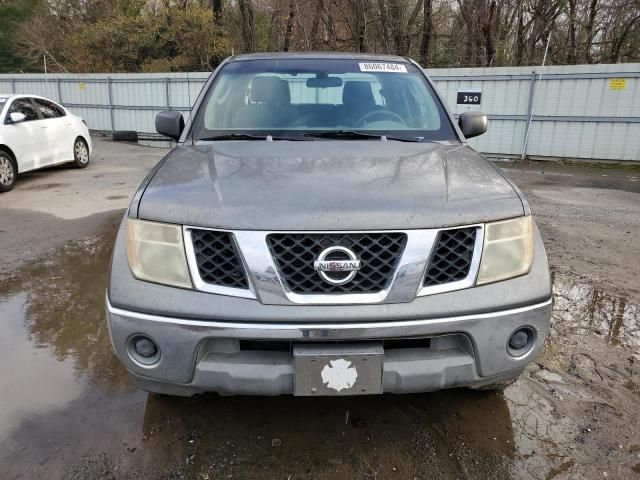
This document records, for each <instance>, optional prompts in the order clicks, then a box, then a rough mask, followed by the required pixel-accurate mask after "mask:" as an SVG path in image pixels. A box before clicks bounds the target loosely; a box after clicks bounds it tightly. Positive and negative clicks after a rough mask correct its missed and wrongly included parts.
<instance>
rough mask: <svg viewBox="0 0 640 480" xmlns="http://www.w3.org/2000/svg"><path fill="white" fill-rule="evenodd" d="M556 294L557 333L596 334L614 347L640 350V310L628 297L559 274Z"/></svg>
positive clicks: (555, 318)
mask: <svg viewBox="0 0 640 480" xmlns="http://www.w3.org/2000/svg"><path fill="white" fill-rule="evenodd" d="M553 297H554V307H553V316H554V321H553V324H552V334H553V335H555V336H558V335H560V336H565V337H566V336H570V335H577V336H595V337H598V338H601V339H602V340H603V341H606V342H607V343H608V344H609V345H612V346H622V347H628V348H631V349H635V350H638V349H640V309H639V307H638V305H637V304H635V303H633V302H631V301H629V300H628V299H627V298H626V297H625V296H618V295H615V294H611V293H607V292H603V291H602V290H600V289H598V288H596V287H594V286H593V285H591V284H590V283H588V282H587V281H586V280H585V279H573V278H567V277H566V276H565V275H555V278H554V285H553Z"/></svg>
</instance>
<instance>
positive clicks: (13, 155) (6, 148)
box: [0, 143, 20, 173]
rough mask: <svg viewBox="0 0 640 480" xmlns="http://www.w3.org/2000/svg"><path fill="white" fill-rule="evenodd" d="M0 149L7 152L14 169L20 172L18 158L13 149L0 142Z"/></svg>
mask: <svg viewBox="0 0 640 480" xmlns="http://www.w3.org/2000/svg"><path fill="white" fill-rule="evenodd" d="M0 150H2V151H3V152H6V153H8V154H9V156H10V157H11V160H12V161H13V164H14V166H15V167H16V171H17V172H18V173H20V168H19V167H18V159H17V158H16V154H15V153H13V150H11V149H10V148H9V146H8V145H5V144H3V143H0Z"/></svg>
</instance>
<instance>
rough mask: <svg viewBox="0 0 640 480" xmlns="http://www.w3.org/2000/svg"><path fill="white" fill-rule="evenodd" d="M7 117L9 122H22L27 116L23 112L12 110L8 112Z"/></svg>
mask: <svg viewBox="0 0 640 480" xmlns="http://www.w3.org/2000/svg"><path fill="white" fill-rule="evenodd" d="M9 119H10V120H11V123H20V122H24V121H25V120H26V119H27V116H26V115H25V114H24V113H20V112H12V113H10V114H9Z"/></svg>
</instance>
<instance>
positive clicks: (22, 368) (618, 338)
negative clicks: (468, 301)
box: [0, 142, 640, 480]
mask: <svg viewBox="0 0 640 480" xmlns="http://www.w3.org/2000/svg"><path fill="white" fill-rule="evenodd" d="M98 147H100V143H99V142H98ZM123 148H125V147H123ZM140 170H141V174H143V173H144V172H143V170H144V169H143V168H141V169H140ZM57 173H58V172H56V174H54V176H56V177H58V176H61V175H57ZM576 175H580V173H577V174H576ZM513 178H514V179H516V181H517V182H518V184H519V185H521V186H522V188H523V189H524V190H525V191H526V193H527V196H528V197H529V200H530V201H531V203H532V207H533V208H534V211H536V212H537V213H539V214H540V219H539V223H540V226H541V229H542V231H543V234H545V240H546V242H547V246H548V249H549V252H550V262H551V265H552V268H553V273H554V302H555V303H554V313H553V320H552V325H551V332H550V336H549V340H548V343H547V345H546V348H545V351H544V353H543V354H542V355H541V356H540V358H538V360H537V361H536V362H535V363H533V364H532V365H531V366H530V367H529V368H528V369H527V372H526V373H525V374H524V375H523V377H521V378H520V379H519V380H518V381H517V382H516V383H515V384H514V385H512V386H510V387H508V388H507V389H505V390H504V392H500V393H496V392H476V391H468V390H450V391H444V392H437V393H430V394H423V395H406V396H393V395H384V396H378V397H355V398H293V397H277V398H259V397H219V396H217V395H213V394H208V395H200V396H196V397H194V398H192V399H185V398H171V397H165V396H157V395H147V394H146V393H144V392H141V391H137V390H136V389H135V388H134V387H133V385H132V384H131V382H130V381H129V379H128V378H127V375H126V372H125V371H124V369H123V368H122V367H121V365H120V364H119V362H118V361H117V359H116V357H115V356H114V354H113V353H112V350H111V346H110V343H109V338H108V332H107V329H106V323H105V320H104V313H103V308H104V292H105V288H106V271H107V267H108V263H109V259H110V254H111V248H112V244H113V239H114V234H115V230H116V226H117V224H118V223H119V221H120V219H121V216H122V215H123V213H124V210H123V209H121V208H116V209H112V210H106V211H105V210H104V209H102V210H103V211H101V212H100V213H99V214H96V213H95V212H89V213H91V214H92V216H91V217H90V220H86V221H85V222H80V223H78V222H79V219H78V218H75V217H74V218H56V219H55V228H56V229H57V230H61V231H67V232H68V234H69V236H70V237H71V238H69V239H67V240H66V241H61V240H60V242H58V243H59V244H58V245H57V246H55V247H54V248H52V249H44V248H41V247H40V244H37V245H36V247H37V248H35V247H34V249H33V252H31V253H30V257H31V258H29V259H27V260H25V261H24V262H21V263H20V268H13V269H12V270H11V271H10V272H9V273H7V274H5V275H1V276H0V325H1V328H2V333H1V334H0V479H2V480H4V479H5V478H6V479H34V478H47V479H57V478H71V479H128V478H143V479H146V478H149V479H156V478H160V479H164V478H166V479H173V478H189V479H191V478H193V479H217V478H267V479H271V478H273V479H288V480H293V479H303V478H304V479H306V478H308V479H325V478H326V479H329V478H331V479H333V478H338V479H353V478H362V479H387V478H398V479H414V478H417V479H429V478H434V479H436V478H438V479H440V478H451V479H462V478H469V479H475V478H492V479H493V478H496V479H500V478H504V479H508V478H523V479H525V478H527V479H528V478H532V479H544V480H551V479H570V478H587V479H599V478H613V479H626V478H638V477H640V407H639V404H640V348H639V347H640V318H639V317H640V309H639V305H640V294H639V293H637V285H634V284H632V282H631V281H629V280H628V278H633V277H635V278H636V279H637V278H638V276H637V274H638V270H639V269H640V265H638V261H637V260H635V259H633V258H632V255H633V254H634V253H635V250H634V249H635V248H636V246H635V245H634V244H627V243H624V241H621V243H618V244H612V245H611V249H617V251H618V252H619V259H618V261H617V263H618V264H617V265H615V267H616V268H613V267H611V268H608V269H604V268H601V267H602V262H604V261H605V260H606V261H611V262H615V259H614V258H610V257H608V256H607V257H602V258H601V257H599V256H598V255H601V254H600V253H598V250H599V249H598V248H597V247H594V248H593V250H594V251H586V250H585V251H582V252H576V251H575V248H574V249H573V251H572V249H570V248H568V247H567V246H566V245H556V242H560V241H561V240H564V239H566V238H567V235H573V234H574V233H575V232H576V231H578V230H579V229H581V228H582V229H585V232H584V235H583V236H584V237H586V238H587V239H588V238H589V235H593V234H594V233H593V232H587V231H586V229H587V226H592V225H594V224H598V223H603V222H604V224H605V225H611V224H616V225H624V229H620V228H618V229H617V230H618V231H617V232H616V233H615V234H612V235H617V234H620V235H623V237H621V238H622V239H623V240H624V238H626V235H629V236H631V237H633V238H635V239H636V240H637V238H638V234H639V233H640V227H639V226H638V220H634V219H633V218H627V217H626V215H627V213H626V205H625V204H624V202H621V205H620V206H619V207H620V208H618V210H616V211H617V212H618V213H617V214H611V215H609V216H608V217H606V220H603V219H602V218H601V217H600V216H601V215H604V214H603V213H601V212H599V211H597V210H593V211H589V212H588V214H587V213H584V215H587V216H588V218H585V219H581V218H580V216H579V215H577V216H576V215H573V217H574V218H573V223H572V224H571V225H570V229H569V230H566V229H564V224H563V222H562V221H561V220H562V219H563V218H564V210H566V209H568V210H570V209H572V208H579V205H578V206H576V203H575V201H576V200H575V198H574V200H573V201H574V203H573V204H572V205H567V206H566V208H563V209H560V208H559V209H558V210H556V206H558V205H563V202H562V201H558V199H557V198H556V195H557V190H554V189H555V188H556V187H554V180H553V178H552V179H549V181H548V182H545V181H544V180H543V178H542V177H541V178H538V176H537V174H529V173H526V172H524V171H523V172H516V173H515V174H514V175H513ZM621 178H626V177H624V176H621ZM39 181H40V182H42V183H49V184H53V185H56V184H59V183H64V181H65V179H64V178H55V179H54V178H46V177H45V176H43V177H42V178H40V179H39ZM607 181H609V180H607ZM620 181H621V182H622V180H620ZM624 185H625V188H626V184H624ZM613 186H615V185H610V188H609V189H608V190H610V191H612V192H613V193H612V195H615V194H617V193H616V192H618V191H622V190H624V189H616V188H612V187H613ZM561 187H562V188H565V189H566V188H570V187H569V186H568V185H567V184H566V182H565V184H564V185H559V186H557V189H560V188H561ZM43 188H44V187H43ZM46 188H59V187H46ZM571 188H573V187H571ZM575 188H580V189H587V190H589V189H590V190H593V191H595V192H597V193H598V194H599V193H600V192H601V190H602V189H603V188H602V185H600V184H598V185H591V186H578V187H575ZM633 188H635V186H634V187H632V191H625V193H627V194H631V195H635V196H634V197H632V199H633V201H634V202H636V203H635V205H632V207H633V208H635V209H636V212H637V209H638V206H640V202H638V199H639V198H640V195H637V194H636V192H635V191H633ZM131 193H132V192H129V193H128V194H131ZM106 194H107V192H105V195H106ZM574 197H575V195H574ZM616 198H617V197H615V198H613V200H612V197H610V196H609V197H606V200H607V201H608V202H614V203H615V202H616V201H618V200H616ZM625 198H626V197H625ZM4 200H5V197H4V196H3V197H2V198H0V215H2V216H0V218H6V216H4V213H5V211H6V209H7V207H6V205H5V204H4V203H3V202H4ZM578 200H579V199H578ZM114 201H117V200H114ZM123 202H124V203H123V204H122V206H124V205H126V199H125V200H124V201H123ZM13 207H16V206H13ZM614 207H615V205H614ZM614 207H612V204H610V203H607V202H604V203H603V205H602V208H604V209H608V210H615V208H617V207H615V208H614ZM16 208H19V205H18V206H17V207H16ZM47 208H50V207H47ZM34 215H35V213H34ZM86 218H89V217H86ZM581 220H584V221H585V222H587V223H585V224H584V225H582V224H580V223H579V222H580V221H581ZM39 222H40V226H41V229H42V231H43V232H47V231H49V230H50V229H52V228H53V224H54V221H53V220H52V219H51V218H50V217H49V216H43V217H41V218H40V220H39ZM585 225H587V226H585ZM5 227H6V225H5V224H2V225H0V230H1V231H6V228H5ZM34 228H35V227H34ZM627 231H629V232H631V233H630V234H627V233H624V232H627ZM30 232H31V230H28V233H27V234H30ZM605 233H606V232H605ZM605 233H602V232H601V234H602V235H603V236H605ZM56 238H60V239H62V238H63V235H62V234H60V235H59V237H56ZM614 239H615V237H614ZM0 240H2V237H1V236H0ZM27 240H28V239H26V238H25V241H27ZM570 251H572V253H571V254H569V253H568V252H570ZM553 253H556V254H555V255H553ZM594 269H595V270H594ZM623 271H626V272H627V273H626V275H629V277H628V278H627V277H624V276H623V277H621V275H623V274H622V273H620V274H618V273H619V272H623ZM607 272H610V273H607Z"/></svg>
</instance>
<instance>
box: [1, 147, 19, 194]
mask: <svg viewBox="0 0 640 480" xmlns="http://www.w3.org/2000/svg"><path fill="white" fill-rule="evenodd" d="M17 177H18V168H17V166H16V162H14V161H13V158H11V155H9V154H8V153H7V152H5V151H3V150H0V192H8V191H9V190H12V189H13V187H14V185H15V184H16V178H17Z"/></svg>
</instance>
